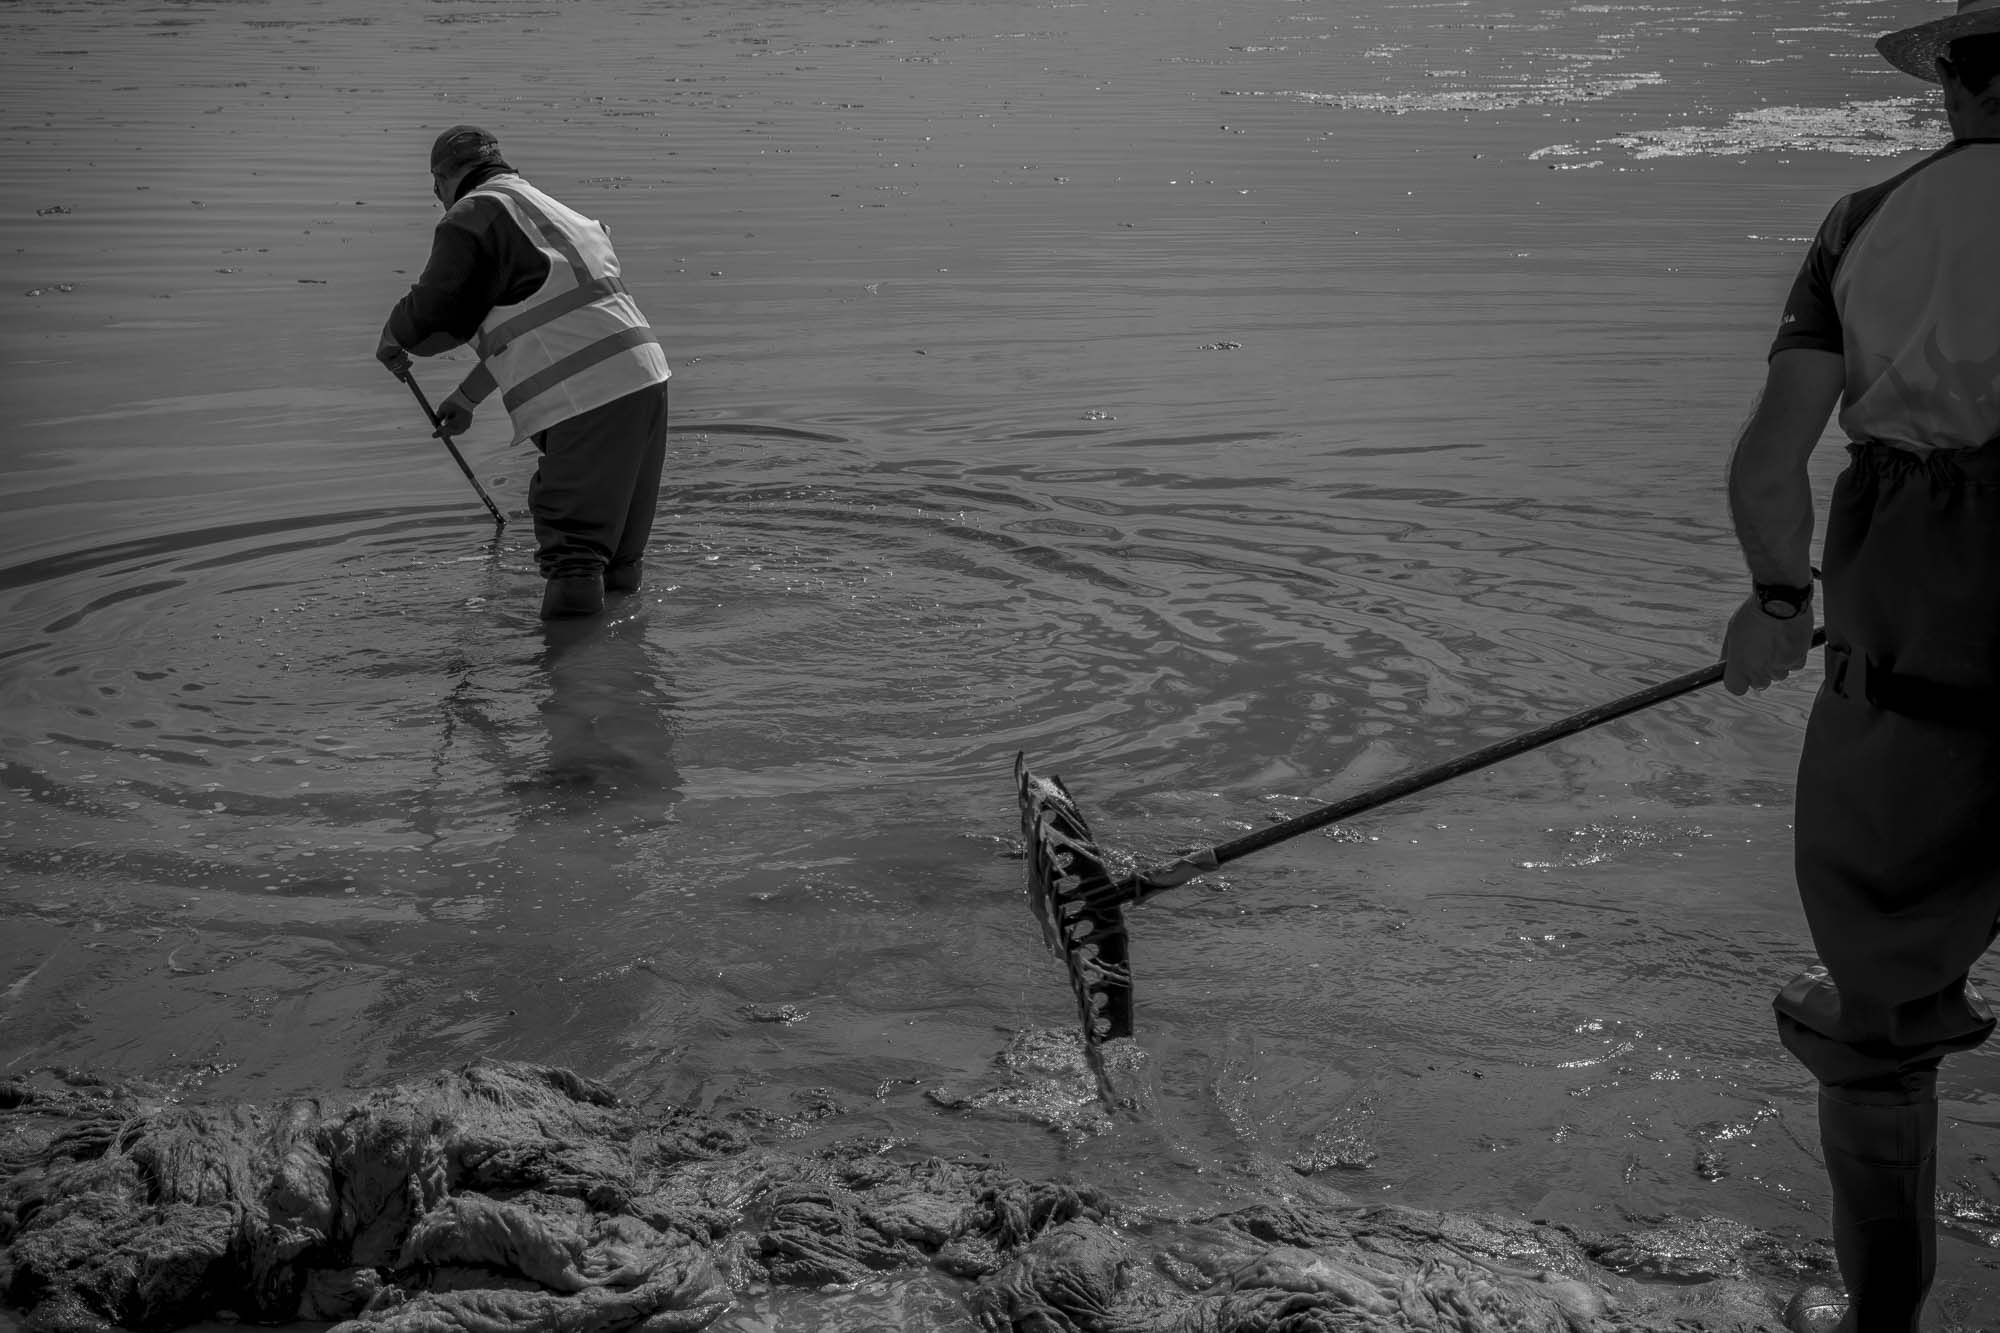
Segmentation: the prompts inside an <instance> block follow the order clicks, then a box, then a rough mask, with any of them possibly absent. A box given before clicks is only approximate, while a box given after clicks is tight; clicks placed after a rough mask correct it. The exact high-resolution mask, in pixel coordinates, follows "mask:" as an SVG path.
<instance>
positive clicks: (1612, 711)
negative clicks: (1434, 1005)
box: [1112, 629, 1826, 904]
mask: <svg viewBox="0 0 2000 1333" xmlns="http://www.w3.org/2000/svg"><path fill="white" fill-rule="evenodd" d="M1825 642H1826V631H1825V630H1823V629H1821V630H1815V631H1813V638H1812V646H1813V647H1815V648H1817V647H1819V646H1820V645H1821V644H1823V643H1825ZM1721 679H1722V663H1720V662H1717V663H1715V664H1714V665H1713V666H1705V667H1703V668H1701V669H1700V670H1699V671H1690V672H1688V673H1687V674H1686V675H1683V676H1675V677H1674V678H1673V679H1672V680H1665V681H1661V682H1660V683H1659V684H1657V685H1653V686H1649V687H1648V688H1646V689H1643V690H1639V691H1637V692H1636V693H1633V694H1628V695H1626V696H1625V697H1624V698H1622V699H1614V700H1612V701H1611V702H1610V703H1607V704H1599V705H1598V706H1597V707H1595V708H1586V709H1584V710H1583V711H1582V712H1580V713H1571V714H1570V715H1569V716H1568V717H1566V718H1563V719H1561V720H1560V721H1556V722H1551V723H1549V724H1548V725H1547V726H1544V727H1536V728H1535V729H1534V730H1533V731H1524V732H1522V733H1521V734H1520V735H1518V736H1510V737H1508V738H1507V739H1506V740H1504V741H1495V742H1494V743H1493V744H1491V745H1488V746H1485V747H1484V748H1482V749H1478V750H1473V751H1471V752H1470V753H1468V754H1462V755H1460V756H1458V758H1456V759H1448V760H1446V761H1445V762H1444V763H1442V764H1437V765H1434V766H1432V767H1430V768H1426V769H1421V770H1419V771H1418V772H1415V773H1407V774H1405V775H1403V776H1402V777H1400V778H1396V779H1394V780H1393V781H1390V782H1385V783H1383V784H1382V785H1381V786H1379V787H1376V788H1373V789H1372V790H1369V791H1365V792H1362V793H1360V794H1359V795H1355V796H1350V797H1348V798H1347V799H1346V800H1344V801H1335V802H1334V803H1333V804H1332V805H1323V806H1321V807H1320V808H1319V809H1317V810H1308V811H1307V812H1306V813H1305V814H1302V815H1299V816H1297V817H1295V818H1292V819H1288V820H1286V821H1285V822H1284V823H1282V824H1273V825H1271V826H1270V827H1269V828H1262V829H1258V830H1257V831H1256V832H1255V833H1246V834H1244V835H1243V836H1242V837H1240V838H1235V839H1232V840H1230V841H1229V842H1225V843H1219V844H1217V845H1216V846H1214V847H1204V848H1202V849H1201V850H1200V851H1196V852H1189V853H1188V854H1187V855H1185V856H1182V857H1180V858H1178V859H1176V860H1173V861H1169V862H1168V863H1167V864H1165V865H1162V866H1155V867H1154V868H1153V869H1151V870H1141V871H1136V872H1134V873H1133V874H1131V875H1129V876H1127V877H1126V878H1124V879H1121V880H1119V881H1118V882H1117V883H1116V884H1115V885H1113V888H1112V891H1113V893H1115V894H1116V895H1117V899H1116V901H1118V902H1121V903H1126V904H1129V903H1141V902H1144V901H1146V899H1148V898H1150V897H1152V896H1153V895H1154V894H1156V893H1164V892H1165V891H1166V890H1168V889H1171V888H1174V887H1175V886H1176V885H1180V884H1185V883H1187V882H1188V881H1189V880H1191V879H1193V878H1194V877H1195V876H1197V875H1200V874H1203V873H1205V872H1207V871H1210V870H1214V869H1216V868H1217V867H1218V866H1223V865H1227V864H1228V863H1229V862H1231V861H1234V860H1236V859H1237V858H1238V857H1240V856H1248V855H1249V854H1250V853H1252V852H1257V851H1262V850H1263V849H1264V848H1266V847H1269V846H1271V845H1272V844H1273V843H1280V842H1283V841H1284V840H1285V839H1287V838H1296V837H1297V836H1298V835H1299V834H1301V833H1310V832H1311V831H1312V830H1314V829H1316V828H1324V827H1325V826H1327V825H1328V824H1336V823H1339V822H1340V821H1341V820H1343V819H1352V818H1353V817H1354V816H1355V815H1358V814H1361V813H1363V812H1364V811H1368V810H1373V809H1374V808H1375V807H1376V806H1379V805H1387V804H1388V803H1389V802H1391V801H1395V800H1400V799H1401V798H1403V797H1405V796H1408V795H1410V794H1412V793H1413V792H1420V791H1422V790H1424V789H1425V788H1426V787H1435V786H1437V785H1438V784H1439V783H1440V782H1448V781H1450V780H1451V779H1452V778H1455V777H1460V776H1462V775H1464V774H1466V773H1471V772H1473V771H1474V770H1476V769H1481V768H1485V767H1487V766H1488V765H1489V764H1497V763H1499V762H1500V761H1501V760H1502V759H1511V758H1513V757H1514V756H1515V755H1517V754H1523V753H1525V752H1526V751H1529V750H1532V749H1535V748H1536V747H1537V746H1542V745H1547V744H1548V743H1549V742H1550V741H1556V740H1561V739H1562V738H1563V737H1565V736H1574V735H1575V734H1576V733H1577V732H1579V731H1587V730H1589V729H1590V728H1591V727H1594V726H1597V725H1599V724H1600V723H1604V722H1610V721H1612V720H1614V719H1616V718H1621V717H1624V716H1625V715H1626V714H1628V713H1636V712H1638V711H1639V710H1640V709H1642V708H1651V707H1652V706H1653V705H1654V704H1657V703H1663V702H1665V701H1666V700H1668V699H1672V698H1676V697H1678V696H1680V695H1683V694H1691V693H1693V692H1694V691H1696V690H1699V689H1702V688H1704V687H1706V686H1709V685H1713V684H1715V682H1716V681H1718V680H1721Z"/></svg>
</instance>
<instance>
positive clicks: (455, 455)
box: [396, 370, 507, 528]
mask: <svg viewBox="0 0 2000 1333" xmlns="http://www.w3.org/2000/svg"><path fill="white" fill-rule="evenodd" d="M396 378H397V379H399V380H401V381H402V382H403V383H405V384H407V385H409V386H410V392H411V393H413V394H415V395H416V396H417V406H419V407H421V408H423V409H424V415H425V416H426V417H428V418H429V419H430V423H431V434H432V435H435V436H436V437H437V438H438V439H440V440H443V441H444V447H445V448H447V449H449V450H451V458H452V461H453V462H454V463H457V464H458V470H459V471H460V472H463V473H464V474H465V479H466V480H467V481H469V482H471V483H472V489H473V490H475V491H478V492H479V499H480V502H481V503H483V504H484V505H485V506H486V512H487V513H489V514H491V515H493V521H494V522H495V523H496V524H498V525H500V526H501V527H503V528H504V527H506V526H507V520H506V519H505V518H504V517H503V516H502V515H501V513H500V509H499V507H498V506H497V505H495V504H494V503H493V497H492V496H490V495H488V494H487V493H486V488H485V487H484V486H481V485H480V484H479V478H477V477H475V476H473V475H472V468H471V467H470V466H469V465H468V464H467V463H466V461H465V455H464V454H461V453H460V452H459V451H458V446H457V445H455V444H453V443H452V442H451V436H449V435H446V434H445V433H444V423H443V422H442V421H439V420H438V414H437V413H436V412H435V411H434V410H432V408H431V400H430V399H428V398H426V397H424V391H423V388H422V387H421V386H420V385H419V384H418V383H417V377H416V376H415V375H413V374H411V373H410V372H409V371H407V370H406V371H404V372H402V373H401V374H399V375H397V376H396Z"/></svg>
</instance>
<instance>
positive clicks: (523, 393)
mask: <svg viewBox="0 0 2000 1333" xmlns="http://www.w3.org/2000/svg"><path fill="white" fill-rule="evenodd" d="M658 341H659V340H658V339H656V338H655V337H653V331H652V330H651V329H648V328H636V329H621V330H619V331H618V332H617V333H614V334H612V335H611V336H610V337H608V338H599V339H598V340H597V341H596V342H594V343H592V344H591V345H590V346H588V347H585V348H583V349H582V350H581V351H576V352H571V353H570V354H569V355H568V356H566V357H564V358H563V359H562V360H560V361H558V362H556V363H555V364H554V365H552V366H549V367H548V368H546V369H544V370H539V371H536V372H535V373H534V374H532V375H530V376H528V378H526V379H524V380H522V381H521V382H520V383H519V384H516V385H515V386H514V387H513V388H511V389H509V390H507V392H506V393H505V394H504V395H502V396H501V399H500V401H501V402H503V403H505V404H506V405H507V410H508V411H509V412H512V411H513V410H514V409H516V408H518V407H520V406H521V405H522V404H523V403H525V402H527V401H528V400H529V399H530V398H538V397H540V396H541V395H542V394H545V393H547V392H548V391H549V390H550V389H552V388H554V387H555V386H556V385H558V384H560V383H562V382H563V381H564V380H566V379H568V378H569V377H570V376H572V375H574V374H576V373H577V372H578V371H579V370H587V369H589V368H590V367H591V366H594V365H596V364H597V363H598V362H600V361H608V360H610V359H611V358H612V357H614V356H617V355H618V354H619V353H620V352H622V351H624V350H625V349H626V348H628V347H645V346H648V345H649V344H653V343H656V342H658Z"/></svg>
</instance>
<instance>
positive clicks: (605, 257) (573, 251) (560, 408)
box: [458, 175, 672, 443]
mask: <svg viewBox="0 0 2000 1333" xmlns="http://www.w3.org/2000/svg"><path fill="white" fill-rule="evenodd" d="M475 195H483V196H485V197H486V198H489V199H493V200H495V201H497V202H498V203H499V204H501V206H503V207H504V208H506V210H507V212H508V213H509V214H510V215H511V216H512V217H513V219H514V221H515V222H517V223H519V224H520V227H521V230H522V232H523V233H524V234H526V236H527V237H528V239H529V241H531V242H532V243H533V244H534V245H535V246H536V248H538V249H539V250H541V251H542V253H543V254H545V255H547V256H548V260H549V276H548V279H547V280H546V281H544V282H543V283H542V285H541V286H540V287H538V288H536V289H535V292H534V294H533V295H531V296H529V297H528V298H527V299H526V300H524V301H521V302H519V303H518V304H515V305H502V306H495V307H493V310H492V312H491V313H490V314H488V315H487V316H486V318H485V319H484V320H483V321H481V322H480V325H479V332H478V333H476V334H474V335H473V339H472V346H473V349H474V350H475V351H477V352H478V353H479V364H478V365H477V366H476V367H474V368H473V371H472V373H471V374H470V375H468V376H466V377H465V382H464V383H463V384H461V385H459V386H458V391H459V393H460V394H462V395H464V397H465V398H466V399H467V400H469V401H471V402H474V403H477V402H479V401H481V400H482V399H484V398H485V397H486V396H487V395H488V394H490V393H492V392H493V390H494V389H495V388H498V389H499V390H500V401H501V402H503V403H504V404H506V407H507V415H508V416H509V417H511V418H512V419H513V422H514V440H515V442H516V443H519V442H520V441H522V440H525V439H527V438H528V437H529V436H531V435H535V434H539V433H540V432H542V431H545V430H547V429H548V428H549V427H550V426H553V425H555V424H556V423H557V422H560V421H567V420H568V419H569V418H571V417H573V416H577V415H578V414H580V413H583V412H588V411H589V410H590V409H591V408H593V407H602V406H604V404H606V403H608V402H611V401H613V400H614V399H618V398H623V397H624V396H625V395H626V394H628V393H633V392H636V391H637V390H640V389H643V388H645V387H646V386H647V385H649V384H658V383H660V382H661V381H662V380H664V379H666V378H668V376H669V375H671V374H672V372H671V371H670V370H669V369H668V368H667V356H666V353H665V352H662V351H661V350H660V344H659V341H658V340H657V339H656V338H654V337H653V331H652V330H651V329H650V328H648V327H647V326H646V317H645V316H644V315H642V314H640V313H639V306H638V303H637V302H635V301H634V300H633V299H632V298H631V296H630V295H629V294H628V293H627V292H626V290H625V284H624V283H623V282H622V281H620V279H619V276H618V256H617V255H615V254H613V253H612V251H611V238H610V236H609V235H607V234H606V232H605V230H604V227H603V225H602V224H601V223H599V222H597V221H596V220H595V219H593V218H587V217H585V216H584V215H583V214H581V213H579V212H577V211H576V210H574V209H572V208H569V207H567V206H566V205H564V204H562V203H560V202H558V201H557V200H555V199H553V198H551V197H550V196H548V195H546V194H544V193H542V192H541V191H540V190H538V189H536V188H535V187H534V186H532V185H530V184H528V182H527V181H525V180H523V179H521V177H519V176H513V175H500V176H495V177H494V178H493V179H491V180H489V181H487V182H485V183H484V184H482V185H481V186H479V188H478V189H476V190H472V191H470V192H469V193H468V194H467V196H466V197H467V198H471V197H473V196H475Z"/></svg>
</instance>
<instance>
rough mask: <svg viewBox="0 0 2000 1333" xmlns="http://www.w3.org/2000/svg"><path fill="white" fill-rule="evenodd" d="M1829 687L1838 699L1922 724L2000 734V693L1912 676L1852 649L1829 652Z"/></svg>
mask: <svg viewBox="0 0 2000 1333" xmlns="http://www.w3.org/2000/svg"><path fill="white" fill-rule="evenodd" d="M1826 683H1827V686H1828V688H1830V689H1831V690H1832V691H1833V692H1834V693H1835V694H1838V695H1839V696H1840V697H1841V698H1843V699H1851V700H1853V701H1854V702H1856V703H1865V704H1867V705H1868V706H1869V707H1870V708H1879V709H1881V710H1882V711H1883V712H1887V713H1897V714H1900V715H1902V716H1904V717H1909V718H1915V719H1917V720H1918V721H1922V722H1933V723H1937V724H1939V725H1941V726H1947V727H1963V728H1967V729H1971V730H1979V731H1993V730H2000V690H1995V689H1992V688H1986V689H1981V688H1977V687H1974V686H1968V685H1948V684H1944V683H1942V682H1939V681H1934V680H1925V679H1923V678H1922V677H1919V676H1906V675H1903V674H1901V673H1899V672H1898V671H1896V669H1895V666H1894V664H1893V663H1891V662H1871V661H1870V660H1869V659H1868V658H1867V657H1866V656H1864V655H1862V654H1860V653H1857V652H1855V651H1854V650H1853V649H1852V648H1850V647H1848V646H1847V645H1846V644H1833V643H1829V644H1827V646H1826Z"/></svg>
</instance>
